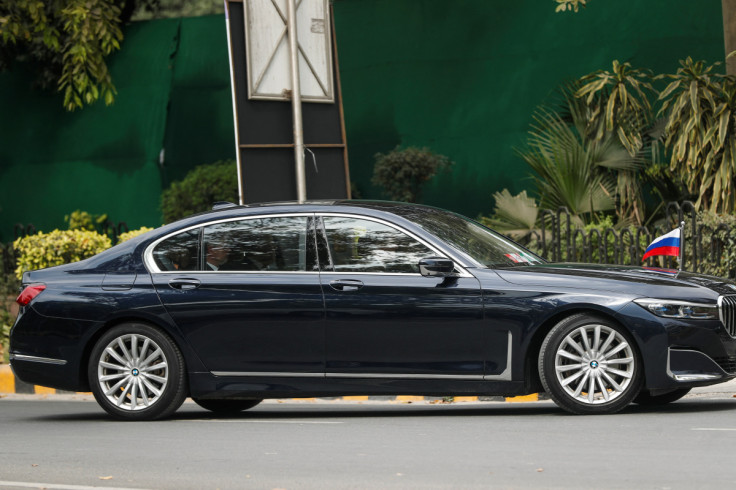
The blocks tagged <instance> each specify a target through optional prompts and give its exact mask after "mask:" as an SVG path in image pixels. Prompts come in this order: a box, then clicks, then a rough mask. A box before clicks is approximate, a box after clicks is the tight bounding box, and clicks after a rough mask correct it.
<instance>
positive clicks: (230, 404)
mask: <svg viewBox="0 0 736 490" xmlns="http://www.w3.org/2000/svg"><path fill="white" fill-rule="evenodd" d="M192 400H194V403H196V404H197V405H199V406H200V407H202V408H204V409H207V410H209V411H210V412H214V413H216V414H218V415H235V414H237V413H240V412H242V411H243V410H248V409H249V408H253V407H255V406H256V405H258V404H259V403H261V402H262V401H263V400H229V399H220V400H210V399H202V398H192Z"/></svg>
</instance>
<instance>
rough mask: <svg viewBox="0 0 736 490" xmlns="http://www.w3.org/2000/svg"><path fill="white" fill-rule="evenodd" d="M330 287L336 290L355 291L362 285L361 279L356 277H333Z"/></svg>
mask: <svg viewBox="0 0 736 490" xmlns="http://www.w3.org/2000/svg"><path fill="white" fill-rule="evenodd" d="M330 287H331V288H332V289H334V290H336V291H357V290H358V289H360V288H362V287H363V281H359V280H357V279H335V280H334V281H330Z"/></svg>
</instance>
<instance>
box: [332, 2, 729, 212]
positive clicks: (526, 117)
mask: <svg viewBox="0 0 736 490" xmlns="http://www.w3.org/2000/svg"><path fill="white" fill-rule="evenodd" d="M554 7H555V3H554V2H552V1H551V0H547V1H543V2H540V1H531V0H513V1H503V2H502V1H498V0H455V1H453V2H448V1H446V0H404V1H397V0H335V3H334V8H335V24H336V33H337V40H338V50H339V53H338V54H339V62H340V75H341V78H342V90H343V94H344V109H345V119H346V127H347V142H348V148H349V158H350V171H351V179H352V180H353V181H355V182H357V184H358V187H359V189H360V190H361V192H362V194H363V196H364V197H380V195H381V194H380V192H379V190H378V189H376V188H373V187H372V186H371V185H370V178H371V175H372V165H373V155H374V154H375V153H376V152H382V153H385V152H387V151H390V150H391V149H392V148H394V147H395V146H396V145H404V146H406V145H415V146H427V147H430V148H431V149H432V150H434V151H436V152H439V153H443V154H445V155H447V156H449V157H450V158H451V159H452V160H454V161H455V162H456V166H455V168H454V170H453V171H452V173H450V174H449V175H445V176H443V177H441V178H439V179H434V180H433V181H432V182H430V183H429V185H428V188H427V192H425V195H424V201H425V202H426V203H429V204H434V205H438V206H442V207H446V208H450V209H453V210H456V211H459V212H462V213H465V214H468V215H470V216H476V215H477V214H478V213H481V212H482V213H485V214H489V213H490V212H491V211H492V209H493V198H492V194H493V192H494V191H497V190H501V189H503V188H504V187H506V188H509V190H511V191H512V192H514V193H515V192H518V191H521V190H523V189H525V188H527V187H530V182H529V181H528V180H527V179H526V178H525V177H526V176H527V174H528V170H527V168H528V167H527V166H526V164H524V163H523V162H522V160H521V159H520V158H518V157H516V156H515V155H514V152H513V149H512V148H513V147H514V146H519V145H520V144H521V143H523V141H524V139H525V133H526V131H527V129H528V125H529V122H530V121H531V114H532V112H533V111H534V109H535V107H536V106H537V105H538V104H540V103H542V102H543V101H544V100H545V97H547V96H548V94H549V93H550V92H551V91H552V90H553V89H554V88H555V87H556V86H557V85H559V84H560V83H562V82H563V81H565V80H568V79H571V78H575V77H579V76H582V75H584V74H586V73H589V72H592V71H594V70H597V69H602V68H603V69H610V66H611V62H612V60H614V59H618V60H620V61H622V62H623V61H629V62H631V63H632V64H633V65H635V66H640V67H648V68H651V69H652V70H654V71H658V72H665V71H669V72H674V71H675V70H676V68H677V66H678V63H677V62H678V60H679V59H681V58H685V57H687V56H693V57H694V58H696V59H698V58H700V59H706V60H709V61H717V60H722V59H723V57H724V52H723V50H724V48H723V27H722V17H721V2H720V0H700V1H698V2H694V1H692V0H647V1H646V2H642V1H639V0H617V1H606V0H591V1H590V2H588V7H587V8H586V9H584V10H582V11H581V12H580V13H578V14H572V13H568V14H563V13H555V12H554Z"/></svg>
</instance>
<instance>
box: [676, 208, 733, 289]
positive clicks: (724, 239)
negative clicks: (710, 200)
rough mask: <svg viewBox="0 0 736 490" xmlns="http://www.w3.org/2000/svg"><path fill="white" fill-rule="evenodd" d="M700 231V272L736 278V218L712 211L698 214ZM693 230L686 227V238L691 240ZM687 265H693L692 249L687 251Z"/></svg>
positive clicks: (689, 248)
mask: <svg viewBox="0 0 736 490" xmlns="http://www.w3.org/2000/svg"><path fill="white" fill-rule="evenodd" d="M697 220H698V229H699V230H700V229H702V230H703V231H702V232H701V234H702V241H701V243H699V244H698V247H699V248H700V252H699V254H698V255H699V261H698V271H697V272H701V273H703V274H710V275H712V276H719V277H727V278H734V277H735V276H736V216H733V215H718V214H715V213H712V212H710V211H703V212H700V213H698V218H697ZM691 236H692V229H691V228H690V227H689V226H685V238H686V239H687V240H690V238H691ZM685 250H686V253H687V256H686V257H685V263H686V264H688V263H690V264H692V262H690V259H691V258H692V257H691V256H690V255H691V253H692V247H688V248H686V249H685Z"/></svg>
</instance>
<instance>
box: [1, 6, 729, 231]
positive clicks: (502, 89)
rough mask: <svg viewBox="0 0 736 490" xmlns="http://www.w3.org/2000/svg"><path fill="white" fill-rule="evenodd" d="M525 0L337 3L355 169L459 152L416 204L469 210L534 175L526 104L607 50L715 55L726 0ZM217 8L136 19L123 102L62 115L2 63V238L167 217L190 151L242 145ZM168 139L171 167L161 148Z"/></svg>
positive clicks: (366, 185)
mask: <svg viewBox="0 0 736 490" xmlns="http://www.w3.org/2000/svg"><path fill="white" fill-rule="evenodd" d="M554 5H555V4H554V2H552V1H551V0H549V1H545V2H539V1H531V0H514V1H505V2H501V1H498V0H456V1H454V2H448V1H446V0H335V1H334V10H335V30H336V35H337V40H338V51H339V63H340V76H341V79H342V80H341V81H342V92H343V97H344V109H345V122H346V130H347V139H348V147H349V157H350V172H351V179H352V180H353V181H355V182H356V183H357V185H358V187H359V189H360V190H361V192H362V194H363V197H368V198H378V197H381V195H380V193H379V191H378V189H376V188H374V187H372V186H371V184H370V178H371V174H372V168H373V155H374V154H375V153H376V152H387V151H389V150H391V149H392V148H393V147H395V146H396V145H399V144H400V145H416V146H428V147H430V148H432V149H433V150H434V151H437V152H439V153H443V154H446V155H447V156H449V157H450V158H451V159H453V160H454V161H455V162H457V165H456V166H455V168H454V170H453V171H452V173H450V174H448V175H444V176H443V177H442V178H440V179H435V180H434V181H433V182H431V183H430V185H429V186H428V189H427V192H426V193H425V199H424V200H425V202H427V203H430V204H435V205H439V206H443V207H447V208H450V209H453V210H456V211H460V212H463V213H465V214H469V215H471V216H475V215H477V214H478V213H481V212H482V213H489V212H491V210H492V206H493V199H492V197H491V195H492V193H493V192H494V191H497V190H500V189H503V188H504V187H508V188H509V189H510V190H512V191H513V192H518V191H520V190H522V189H524V188H527V187H529V181H528V180H526V179H525V176H526V175H527V173H528V171H527V168H526V167H525V165H524V164H523V162H522V161H521V160H520V159H519V158H518V157H516V156H515V155H514V153H513V150H512V148H513V147H514V146H518V145H520V144H521V143H522V142H523V140H524V135H525V133H526V130H527V128H528V124H529V122H530V120H531V114H532V112H533V111H534V108H535V107H536V106H537V105H538V104H540V103H541V102H543V101H544V99H545V97H547V96H548V95H549V93H550V92H551V91H552V90H553V89H554V88H555V87H556V86H557V85H559V84H560V83H561V82H563V81H565V80H567V79H571V78H574V77H578V76H581V75H583V74H586V73H589V72H591V71H593V70H596V69H599V68H609V67H610V63H611V61H612V60H613V59H619V60H621V61H630V62H631V63H633V64H634V65H636V66H642V67H649V68H651V69H653V70H654V71H658V72H665V71H674V70H675V69H676V68H677V66H678V65H677V60H679V59H681V58H684V57H686V56H693V57H694V58H702V59H706V60H708V61H716V60H720V59H722V58H723V33H722V20H721V10H720V8H721V2H720V1H719V0H700V1H698V2H694V1H692V0H648V1H646V2H641V1H638V0H618V1H616V2H612V1H606V0H592V1H591V2H589V6H588V8H587V9H585V10H583V11H581V12H580V13H579V14H577V15H572V14H555V13H554ZM227 56H228V55H227V41H226V34H225V22H224V18H223V17H222V16H209V17H201V18H190V19H174V20H158V21H150V22H142V23H134V24H132V25H130V26H128V27H127V28H126V29H125V41H124V44H123V49H122V50H121V51H120V52H119V53H117V54H116V55H114V56H113V57H112V58H111V59H110V69H111V72H112V75H113V78H114V80H115V84H116V86H117V88H118V97H117V100H116V102H115V105H114V106H112V107H104V106H103V105H102V104H98V105H95V106H92V107H89V108H86V109H84V110H82V111H77V112H75V113H71V114H70V113H66V112H64V111H63V109H62V108H61V100H60V98H59V96H57V95H56V94H48V93H39V92H36V91H33V90H32V89H31V88H30V77H29V76H28V74H26V73H24V72H23V71H22V67H20V69H16V70H15V71H13V72H10V73H3V74H0V241H9V240H11V239H12V230H13V225H14V224H15V223H33V224H34V225H35V226H36V227H37V228H39V229H43V230H51V229H53V228H55V227H63V226H64V223H63V216H64V215H65V214H68V213H69V212H71V211H74V210H75V209H82V210H86V211H89V212H92V213H108V214H109V215H110V218H111V219H113V220H115V221H126V222H127V223H128V224H129V226H130V227H131V228H137V227H139V226H142V225H148V226H157V225H159V224H160V223H161V216H160V212H159V208H158V206H159V196H160V192H161V190H162V189H163V188H165V187H166V186H167V185H168V184H169V182H170V181H171V180H176V179H180V178H181V177H182V176H183V175H184V174H185V173H186V172H187V171H188V170H189V169H191V168H192V167H194V166H195V165H198V164H200V163H208V162H212V161H215V160H219V159H224V158H234V154H235V149H234V137H233V120H232V101H231V97H230V78H229V68H228V62H227ZM162 148H163V149H164V150H165V152H164V164H163V166H160V165H159V154H160V151H161V149H162Z"/></svg>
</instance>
